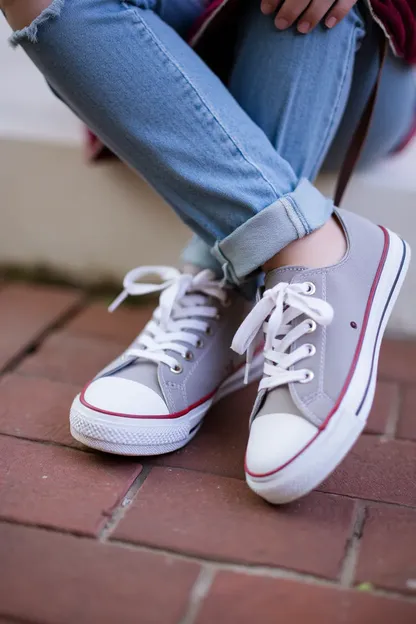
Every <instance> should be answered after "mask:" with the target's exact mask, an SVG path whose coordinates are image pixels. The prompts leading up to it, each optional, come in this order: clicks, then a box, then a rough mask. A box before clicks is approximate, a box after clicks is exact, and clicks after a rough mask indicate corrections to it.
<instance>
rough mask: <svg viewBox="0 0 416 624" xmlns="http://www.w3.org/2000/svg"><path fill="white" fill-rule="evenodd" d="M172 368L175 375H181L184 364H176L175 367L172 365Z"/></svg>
mask: <svg viewBox="0 0 416 624" xmlns="http://www.w3.org/2000/svg"><path fill="white" fill-rule="evenodd" d="M170 370H171V372H172V373H175V375H179V374H180V373H181V372H182V371H183V368H182V366H179V364H176V366H174V367H173V368H172V367H171V369H170Z"/></svg>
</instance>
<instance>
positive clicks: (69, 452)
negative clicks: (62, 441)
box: [0, 436, 141, 535]
mask: <svg viewBox="0 0 416 624" xmlns="http://www.w3.org/2000/svg"><path fill="white" fill-rule="evenodd" d="M140 469H141V466H140V465H139V464H137V462H134V461H128V460H124V461H117V460H116V459H115V458H111V457H105V456H101V455H98V454H95V453H84V452H81V451H76V450H74V449H69V448H63V447H59V446H50V445H45V444H38V443H36V442H29V441H27V440H18V439H16V438H9V437H4V436H0V483H1V503H0V518H1V519H6V520H12V521H15V522H23V523H26V524H40V525H44V526H50V527H56V528H61V529H65V530H68V531H76V532H79V533H83V534H88V535H93V534H94V535H95V534H97V533H98V531H99V529H100V528H101V527H102V526H103V524H104V523H105V522H106V521H107V519H108V518H109V516H110V514H111V512H112V511H113V510H114V508H116V507H117V505H119V504H120V503H121V501H122V499H123V497H124V495H125V494H126V492H127V490H128V489H129V487H130V485H131V484H132V483H133V481H134V479H135V478H136V477H137V476H138V475H139V473H140Z"/></svg>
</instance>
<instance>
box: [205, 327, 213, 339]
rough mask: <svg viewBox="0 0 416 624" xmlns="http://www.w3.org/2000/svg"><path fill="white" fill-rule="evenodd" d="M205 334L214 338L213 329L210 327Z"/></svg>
mask: <svg viewBox="0 0 416 624" xmlns="http://www.w3.org/2000/svg"><path fill="white" fill-rule="evenodd" d="M205 333H206V335H207V336H212V327H210V325H208V327H207V328H206V330H205Z"/></svg>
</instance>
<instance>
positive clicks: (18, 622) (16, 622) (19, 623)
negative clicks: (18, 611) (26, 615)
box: [0, 611, 43, 624]
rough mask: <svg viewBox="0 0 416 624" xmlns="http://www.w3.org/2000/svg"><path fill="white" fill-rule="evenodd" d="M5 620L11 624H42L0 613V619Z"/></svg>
mask: <svg viewBox="0 0 416 624" xmlns="http://www.w3.org/2000/svg"><path fill="white" fill-rule="evenodd" d="M2 617H4V618H7V619H8V620H9V621H10V622H13V624H43V622H41V620H27V619H22V618H21V617H16V616H15V615H10V614H9V613H4V612H1V611H0V618H2Z"/></svg>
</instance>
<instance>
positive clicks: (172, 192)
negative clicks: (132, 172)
mask: <svg viewBox="0 0 416 624" xmlns="http://www.w3.org/2000/svg"><path fill="white" fill-rule="evenodd" d="M155 6H156V5H155V3H154V1H153V0H143V1H142V2H139V1H138V0H137V2H136V1H134V2H133V1H132V2H129V3H120V2H118V1H116V0H105V1H101V2H98V0H83V1H80V0H72V1H71V2H65V1H61V0H54V3H53V4H52V5H51V8H53V7H55V8H59V14H58V15H56V17H54V18H50V19H47V20H43V21H42V23H38V24H32V25H31V27H30V29H29V30H23V31H21V32H18V33H15V35H14V41H15V43H16V42H18V43H21V44H22V45H23V46H24V48H25V50H26V51H27V53H28V54H29V56H30V57H31V58H32V59H33V60H34V62H35V63H36V64H37V66H38V67H39V68H40V70H41V71H42V72H43V73H44V74H45V76H46V77H47V79H48V81H49V82H50V83H51V85H52V87H53V88H54V89H55V91H56V92H57V93H58V94H59V95H60V96H61V97H62V98H63V99H64V100H65V101H66V102H68V103H69V105H70V106H71V108H72V109H73V110H74V111H75V112H76V113H77V114H78V115H79V116H80V117H81V118H82V119H84V120H85V121H86V122H87V123H88V125H89V126H90V127H91V128H92V129H93V130H94V131H95V132H96V133H97V134H98V135H99V136H100V137H101V138H102V139H103V140H104V141H105V143H106V144H107V145H109V146H110V147H111V148H112V149H113V150H114V151H115V152H116V153H117V154H118V155H119V156H121V157H122V158H123V159H124V160H126V161H128V162H129V164H130V165H132V166H133V167H135V168H136V169H137V170H138V171H139V172H140V173H141V174H142V175H144V177H146V178H147V179H148V180H149V181H150V183H151V184H153V186H155V187H156V189H157V190H158V191H159V192H160V193H161V194H162V195H163V196H164V197H165V198H166V199H167V200H168V202H169V203H170V204H171V205H172V206H173V207H174V208H175V209H176V210H177V212H178V213H179V214H180V216H181V218H182V219H183V220H184V221H185V222H186V223H187V224H188V225H190V226H191V227H192V229H193V230H194V231H195V232H196V233H197V234H199V235H200V236H201V237H202V238H203V239H204V240H205V241H206V242H207V243H208V244H209V245H210V246H211V247H212V246H213V245H214V244H216V243H218V244H219V245H221V241H223V240H224V239H226V238H227V237H228V236H229V235H230V234H234V237H233V241H235V242H238V245H237V248H241V244H240V243H239V239H240V238H242V237H246V232H247V227H248V228H249V230H250V231H251V230H252V232H251V234H252V236H250V240H251V241H252V242H253V244H252V247H251V249H247V250H245V249H244V250H242V251H241V253H240V254H237V257H236V258H235V265H234V264H233V263H232V262H230V261H229V260H228V258H227V257H226V256H225V255H224V252H223V251H222V252H221V253H220V254H219V255H220V258H221V263H222V264H224V265H225V270H226V272H227V276H228V277H229V279H232V280H234V281H239V280H241V279H244V278H245V276H246V275H247V274H249V273H251V272H252V271H254V270H255V269H257V268H258V267H259V266H261V264H263V263H264V262H265V261H267V259H268V257H270V256H272V255H273V254H274V253H275V252H276V251H277V250H279V249H280V248H282V247H283V246H285V245H286V244H287V243H288V242H290V241H291V240H293V239H295V238H298V237H301V236H303V235H305V234H307V233H309V232H310V231H312V230H313V229H316V228H317V227H319V226H321V225H322V224H323V223H324V222H325V220H326V219H327V218H328V216H329V214H330V213H331V211H332V204H331V202H330V201H328V200H327V199H325V198H324V197H322V196H321V195H320V194H319V193H318V192H317V191H316V190H315V189H313V187H311V186H310V185H309V184H308V183H307V182H305V183H303V184H302V185H299V187H298V179H297V177H296V176H295V174H294V172H293V170H292V169H291V167H290V166H289V165H288V163H287V162H286V161H285V160H284V159H282V158H281V157H280V156H279V155H278V154H277V153H276V151H275V150H274V149H273V148H272V146H271V145H270V143H269V141H268V140H267V138H266V137H265V136H264V133H263V132H262V131H261V130H260V129H259V128H258V127H257V125H256V124H255V123H253V121H252V120H251V119H250V118H249V117H248V116H247V115H246V114H245V113H244V111H242V110H241V108H240V107H239V106H238V105H237V103H236V102H235V100H234V99H233V98H232V96H231V95H230V94H229V92H228V91H227V89H226V88H225V87H224V86H223V85H222V83H221V82H220V81H219V80H218V79H217V78H216V77H215V76H214V75H213V74H212V72H210V71H209V70H208V68H207V67H206V66H205V65H204V63H203V62H202V61H201V60H200V59H199V58H198V57H197V56H196V55H195V54H194V52H193V51H192V50H191V49H190V48H189V46H187V45H186V44H185V43H184V42H183V40H182V39H181V38H180V37H179V36H178V35H177V33H176V32H175V31H174V30H173V29H172V28H170V27H169V26H168V25H166V24H165V23H164V22H163V21H162V20H161V19H160V17H159V16H158V15H156V14H155V12H154V11H153V10H152V9H153V8H155ZM36 27H37V28H36ZM34 34H35V36H33V35H34ZM29 36H30V37H31V38H32V39H35V41H31V40H30V38H29ZM56 50H59V54H57V53H56ZM138 94H139V95H138ZM140 95H141V97H140ZM287 195H288V196H289V197H288V199H287V201H285V200H284V199H283V198H284V197H286V196H287ZM303 206H305V210H306V212H309V211H310V212H311V215H312V213H313V221H312V222H310V221H309V219H308V218H307V215H306V214H304V212H303ZM264 209H266V212H265V211H264ZM259 217H260V218H259ZM248 222H250V223H248ZM242 224H244V225H245V226H246V227H245V228H244V230H243V231H241V232H238V233H236V230H237V229H238V228H239V227H240V225H242ZM260 231H261V234H259V232H260ZM257 234H259V236H261V242H262V245H261V246H259V245H258V244H254V242H255V239H256V236H257ZM265 234H267V237H266V238H265V236H264V235H265ZM233 258H234V255H233Z"/></svg>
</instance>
